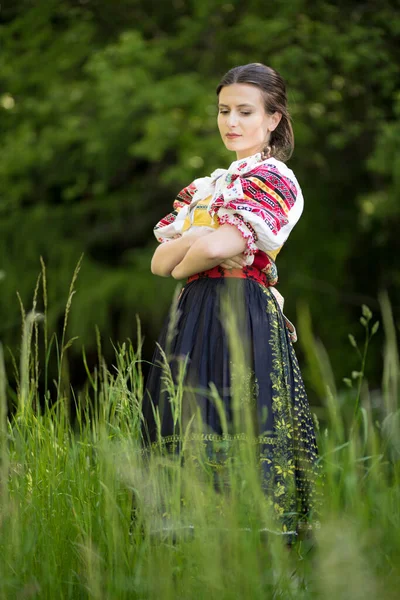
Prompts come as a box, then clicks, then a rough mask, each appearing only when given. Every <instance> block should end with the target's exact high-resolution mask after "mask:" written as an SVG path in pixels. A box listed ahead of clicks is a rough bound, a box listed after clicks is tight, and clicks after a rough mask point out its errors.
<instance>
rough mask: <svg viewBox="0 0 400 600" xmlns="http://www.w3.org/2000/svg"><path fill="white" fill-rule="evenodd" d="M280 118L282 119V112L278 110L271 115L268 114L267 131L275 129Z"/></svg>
mask: <svg viewBox="0 0 400 600" xmlns="http://www.w3.org/2000/svg"><path fill="white" fill-rule="evenodd" d="M281 119H282V113H280V112H274V113H273V114H272V115H269V125H268V129H269V131H274V129H276V128H277V127H278V125H279V123H280V120H281Z"/></svg>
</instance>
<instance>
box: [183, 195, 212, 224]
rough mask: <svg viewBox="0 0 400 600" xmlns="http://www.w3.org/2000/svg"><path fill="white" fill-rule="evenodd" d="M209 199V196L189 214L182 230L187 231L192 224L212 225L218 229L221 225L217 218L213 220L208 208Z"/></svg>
mask: <svg viewBox="0 0 400 600" xmlns="http://www.w3.org/2000/svg"><path fill="white" fill-rule="evenodd" d="M207 200H208V198H206V200H202V201H201V202H199V203H198V204H197V205H196V207H195V208H194V209H193V210H192V211H191V212H190V213H189V214H188V216H187V217H186V219H185V221H184V223H183V228H182V231H187V230H188V229H189V228H190V227H191V226H192V225H195V226H196V227H212V228H213V229H218V227H219V225H218V221H217V219H214V220H213V219H212V217H211V215H210V213H209V212H208V210H207V209H208V202H207Z"/></svg>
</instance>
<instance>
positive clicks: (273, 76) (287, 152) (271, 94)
mask: <svg viewBox="0 0 400 600" xmlns="http://www.w3.org/2000/svg"><path fill="white" fill-rule="evenodd" d="M233 83H247V84H249V85H254V86H256V87H258V88H259V89H260V90H261V92H262V94H263V96H264V107H265V112H266V113H268V114H273V113H274V112H278V113H280V114H281V115H282V118H281V120H280V121H279V124H278V126H277V128H276V129H274V131H272V132H271V138H270V141H269V145H268V146H266V147H265V148H263V150H262V152H263V154H264V156H265V157H269V156H273V157H275V158H277V159H278V160H282V161H286V160H289V158H290V157H291V155H292V153H293V148H294V135H293V129H292V124H291V118H290V115H289V111H288V109H287V98H286V84H285V81H284V80H283V78H282V76H281V75H280V74H279V73H278V72H277V71H275V70H274V69H271V67H267V66H266V65H263V64H261V63H250V64H248V65H242V66H240V67H234V68H233V69H231V70H230V71H228V72H227V73H226V74H225V75H224V76H223V78H222V79H221V81H220V83H219V85H218V87H217V95H218V96H219V93H220V91H221V90H222V88H223V87H225V86H227V85H232V84H233Z"/></svg>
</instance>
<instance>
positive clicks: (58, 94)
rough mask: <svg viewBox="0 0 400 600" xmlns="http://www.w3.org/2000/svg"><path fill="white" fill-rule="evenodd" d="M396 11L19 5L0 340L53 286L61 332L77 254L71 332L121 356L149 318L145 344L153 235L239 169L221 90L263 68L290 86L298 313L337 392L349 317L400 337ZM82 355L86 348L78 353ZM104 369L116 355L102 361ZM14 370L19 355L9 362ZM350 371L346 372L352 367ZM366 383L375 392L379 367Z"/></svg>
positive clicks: (292, 268)
mask: <svg viewBox="0 0 400 600" xmlns="http://www.w3.org/2000/svg"><path fill="white" fill-rule="evenodd" d="M395 4H396V3H394V2H391V1H390V0H383V1H382V2H380V3H379V7H378V8H377V6H376V4H375V3H374V2H373V1H372V0H370V1H366V2H362V3H360V2H358V1H357V2H356V1H354V2H350V3H348V2H347V3H344V2H335V3H333V2H328V1H325V0H320V1H319V2H317V3H313V4H310V3H309V2H307V1H306V0H296V2H290V3H288V2H284V1H283V0H279V1H278V2H275V3H274V4H271V3H270V4H268V3H265V2H261V1H260V0H250V1H249V2H248V3H247V4H246V10H243V3H242V2H239V0H232V1H231V2H227V1H226V0H217V1H216V0H207V1H206V0H203V1H202V2H197V1H194V0H182V1H180V0H179V1H178V0H176V1H174V2H172V3H164V2H155V1H151V2H150V1H149V2H143V1H141V0H121V2H118V3H117V4H115V3H114V4H113V6H112V8H111V7H110V4H109V3H108V2H106V1H105V0H101V1H98V2H94V1H91V0H90V1H89V2H84V3H83V2H82V3H81V2H77V1H74V0H65V1H64V2H59V1H57V0H44V1H42V2H40V3H31V2H28V1H26V2H20V3H16V4H15V5H13V6H10V7H5V9H4V10H3V13H2V18H3V24H2V65H1V66H2V68H1V74H0V82H1V89H2V92H1V96H0V127H1V129H2V132H3V135H2V160H1V163H0V189H1V190H2V191H1V201H0V260H1V264H0V269H1V273H2V274H3V275H4V277H3V279H1V280H0V286H1V287H0V289H1V295H0V314H1V315H2V321H1V323H0V338H1V339H2V340H3V341H4V343H5V345H8V346H14V340H15V339H16V338H15V334H16V331H17V329H18V323H19V316H18V312H19V307H18V302H17V301H16V291H17V290H18V291H19V293H20V295H21V297H22V299H23V302H24V303H25V304H30V297H31V290H32V289H33V288H34V285H35V281H36V278H37V275H38V273H39V271H40V263H39V258H40V256H42V257H43V259H44V261H45V263H46V265H47V268H48V281H49V300H50V302H49V305H50V306H51V307H52V309H51V312H50V314H49V319H50V322H51V323H52V324H61V319H62V311H63V303H62V302H60V299H61V298H62V297H64V296H65V294H66V291H67V287H68V281H69V279H70V275H71V273H72V272H73V270H74V267H75V265H76V263H77V261H78V259H79V257H80V256H81V254H82V253H83V254H84V260H83V265H82V276H81V278H80V282H79V284H78V290H77V291H78V294H77V298H76V302H77V306H78V308H77V311H76V313H75V316H72V319H71V323H70V325H71V330H72V332H73V333H74V334H75V333H78V332H79V335H80V336H81V339H82V343H84V344H85V346H86V348H87V349H88V350H89V352H90V351H92V352H94V348H95V340H94V326H95V324H97V325H98V326H99V328H100V330H101V332H102V334H103V336H104V338H105V339H107V340H108V339H109V338H110V337H111V338H112V339H119V340H121V339H125V338H126V337H129V336H130V335H131V333H132V331H134V328H135V314H136V313H140V315H141V318H142V319H143V322H144V326H145V330H146V332H147V335H148V337H149V349H150V347H151V344H150V341H151V340H152V339H154V337H155V336H156V334H157V331H158V330H159V327H160V324H161V321H162V318H163V315H164V314H165V313H166V310H167V306H168V302H169V298H170V297H171V295H172V290H173V287H174V285H173V282H171V281H163V280H157V279H156V278H154V277H153V276H151V275H150V272H149V262H150V257H151V254H152V251H153V249H154V246H155V242H154V238H153V235H152V227H153V225H154V223H155V222H157V220H158V219H159V218H160V217H161V216H162V215H163V214H165V213H166V212H168V211H169V209H170V206H171V203H172V200H173V198H174V196H175V194H176V193H177V191H179V189H181V187H183V186H184V185H186V184H187V183H188V182H190V181H191V180H192V179H194V178H195V177H198V176H200V175H203V174H207V173H209V172H210V171H212V170H213V169H214V168H216V167H217V166H227V165H228V164H229V162H230V161H231V160H232V159H234V156H230V155H228V154H227V152H226V151H225V149H224V148H223V146H222V144H221V142H220V140H219V139H218V134H217V131H216V124H215V116H216V109H215V94H214V89H215V86H216V84H217V82H218V80H219V78H220V76H221V75H222V74H223V73H224V72H225V71H226V70H227V69H229V68H230V67H232V66H233V65H235V64H241V63H246V62H251V61H261V62H265V63H267V64H271V65H272V66H274V67H275V68H277V69H278V70H279V71H280V72H281V73H282V74H283V76H284V77H285V79H286V80H287V83H288V91H289V100H290V108H291V112H292V115H293V122H294V128H295V136H296V150H295V155H294V157H293V160H292V162H291V163H290V166H291V167H292V168H293V169H294V170H295V172H296V175H297V176H298V179H299V181H300V182H301V184H302V187H303V190H304V195H305V198H306V208H305V212H304V216H303V218H302V219H301V221H300V223H299V225H298V226H297V228H296V229H295V232H294V233H293V235H292V236H291V239H290V241H289V243H288V246H287V248H285V250H284V251H283V252H282V255H281V256H280V257H279V262H278V267H279V270H280V280H281V290H282V291H283V292H284V295H285V297H286V299H287V303H286V306H287V310H288V313H289V314H290V313H293V312H294V310H295V306H296V301H297V300H300V301H302V302H304V301H306V302H307V303H309V305H310V310H311V313H312V315H313V322H314V326H315V328H316V330H317V331H318V334H319V336H320V337H321V339H322V340H323V341H324V343H325V345H326V346H327V347H328V350H329V354H330V356H331V357H332V361H333V364H334V366H335V371H336V372H337V373H338V376H339V381H340V380H341V378H342V377H343V376H344V375H346V374H347V370H346V368H347V365H345V364H344V363H345V362H346V361H343V341H344V340H345V338H346V336H347V332H348V329H349V322H350V321H352V320H353V318H354V312H353V311H354V310H355V307H357V306H358V305H359V304H360V303H361V302H363V301H366V302H367V303H368V304H369V305H370V306H371V307H372V308H373V309H379V304H378V301H377V291H378V289H379V288H387V289H388V290H389V292H390V295H391V298H392V301H393V305H394V307H395V310H396V313H395V321H396V322H397V320H398V315H397V308H396V307H398V305H399V295H400V294H399V291H400V275H399V270H398V265H397V264H396V262H395V261H394V260H393V257H394V256H396V254H398V250H399V248H398V235H397V230H398V221H399V210H398V205H399V204H398V199H399V177H398V172H399V169H398V164H399V154H398V148H399V143H398V142H399V131H400V129H399V114H400V113H399V95H398V89H399V71H398V64H399V54H398V44H397V43H396V40H397V36H398V33H399V29H400V19H399V16H398V11H396V10H395ZM76 348H77V352H78V348H79V346H78V345H76ZM109 351H110V348H109ZM6 356H8V353H7V352H6ZM348 360H350V361H351V355H348ZM375 362H376V363H377V367H376V369H375V370H373V371H372V372H371V374H372V377H373V379H374V380H375V382H376V383H378V380H379V364H378V361H375Z"/></svg>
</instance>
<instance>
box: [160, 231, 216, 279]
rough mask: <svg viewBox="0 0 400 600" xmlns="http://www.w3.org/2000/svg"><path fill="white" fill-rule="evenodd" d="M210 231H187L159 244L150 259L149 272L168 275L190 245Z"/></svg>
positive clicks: (161, 275) (207, 234) (162, 275)
mask: <svg viewBox="0 0 400 600" xmlns="http://www.w3.org/2000/svg"><path fill="white" fill-rule="evenodd" d="M210 234H211V231H210V230H209V229H206V228H203V227H202V228H201V229H197V230H195V231H194V232H193V233H192V232H188V233H186V234H185V235H183V236H182V237H180V238H177V239H176V240H171V241H170V242H164V243H163V244H160V245H159V246H158V248H157V249H156V251H155V252H154V254H153V258H152V259H151V272H152V273H153V275H159V276H160V277H169V276H170V275H171V272H172V270H173V269H174V268H175V267H176V265H177V264H179V263H180V262H181V261H182V260H183V258H184V257H185V254H186V253H187V251H188V250H189V248H191V247H192V245H193V244H194V243H195V242H196V241H197V240H198V239H199V238H201V237H205V236H209V235H210Z"/></svg>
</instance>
